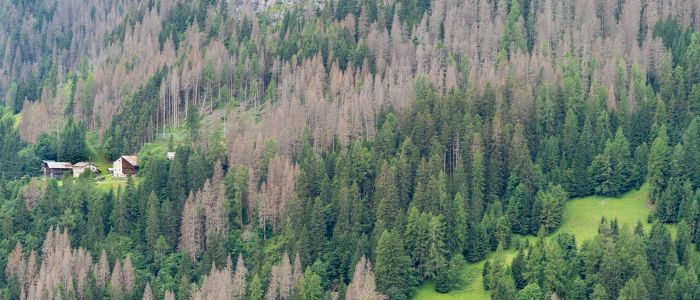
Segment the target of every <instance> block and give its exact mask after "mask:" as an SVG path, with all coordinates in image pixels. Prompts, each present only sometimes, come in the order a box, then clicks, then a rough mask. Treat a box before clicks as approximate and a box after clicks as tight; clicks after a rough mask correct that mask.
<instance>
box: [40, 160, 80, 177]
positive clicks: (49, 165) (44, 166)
mask: <svg viewBox="0 0 700 300" xmlns="http://www.w3.org/2000/svg"><path fill="white" fill-rule="evenodd" d="M41 171H42V172H43V173H44V176H46V177H51V178H56V179H61V178H62V177H63V174H64V173H66V172H72V171H73V165H72V164H71V163H69V162H57V161H53V160H44V161H42V162H41Z"/></svg>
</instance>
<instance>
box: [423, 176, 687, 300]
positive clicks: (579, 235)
mask: <svg viewBox="0 0 700 300" xmlns="http://www.w3.org/2000/svg"><path fill="white" fill-rule="evenodd" d="M648 194H649V185H648V184H644V185H643V186H642V187H641V188H640V189H639V190H633V191H629V192H627V193H625V194H624V195H622V197H620V198H610V197H601V196H590V197H585V198H576V199H571V200H569V201H567V202H566V204H564V211H563V214H562V224H561V226H560V227H559V229H557V230H556V231H555V232H554V233H553V234H551V235H549V236H548V237H547V238H548V239H549V238H552V237H554V236H556V235H557V234H559V233H563V232H568V233H572V234H574V235H575V236H576V242H577V243H578V244H579V245H580V244H581V243H582V242H583V241H586V240H590V239H592V238H594V237H595V236H596V234H598V224H600V220H601V218H603V217H605V218H606V219H608V220H611V219H613V218H617V220H618V223H619V224H620V226H629V227H630V229H632V228H634V226H636V224H637V222H638V221H641V222H642V224H643V225H644V229H645V230H649V229H650V228H651V224H649V223H647V218H648V216H649V213H650V212H651V208H650V207H649V206H648V205H647V195H648ZM669 227H670V229H671V233H672V234H673V235H674V236H675V226H673V225H670V226H669ZM513 239H514V240H515V239H527V240H530V241H531V242H532V241H534V240H535V239H536V237H534V236H517V235H516V236H513ZM503 254H504V255H505V256H506V260H507V261H511V260H512V259H513V257H514V256H515V250H513V249H508V250H505V251H504V252H503ZM493 255H494V254H493V253H492V254H490V255H489V258H490V257H492V256H493ZM487 259H488V258H487ZM483 266H484V261H483V260H482V261H480V262H477V263H473V264H469V265H467V267H465V270H464V279H465V280H464V282H465V287H464V289H461V290H457V291H452V292H450V293H447V294H441V293H438V292H436V291H435V282H433V281H429V282H426V283H423V284H422V285H420V286H419V287H418V289H417V290H416V293H415V294H414V299H417V300H424V299H425V300H427V299H470V300H471V299H476V300H481V299H491V296H490V294H489V293H488V292H487V291H485V290H484V288H483V278H482V276H481V272H482V269H483Z"/></svg>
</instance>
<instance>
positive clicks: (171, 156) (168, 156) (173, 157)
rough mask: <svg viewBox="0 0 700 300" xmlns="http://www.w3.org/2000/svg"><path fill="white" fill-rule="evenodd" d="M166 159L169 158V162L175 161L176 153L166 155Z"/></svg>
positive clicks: (171, 152)
mask: <svg viewBox="0 0 700 300" xmlns="http://www.w3.org/2000/svg"><path fill="white" fill-rule="evenodd" d="M166 157H167V158H168V160H173V159H175V152H174V151H170V152H168V153H166Z"/></svg>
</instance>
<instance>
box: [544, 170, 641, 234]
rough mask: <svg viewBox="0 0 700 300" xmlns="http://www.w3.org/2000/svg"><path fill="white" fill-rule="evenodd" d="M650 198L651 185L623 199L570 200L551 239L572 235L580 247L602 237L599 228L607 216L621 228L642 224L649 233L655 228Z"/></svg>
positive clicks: (627, 194) (593, 198) (625, 195)
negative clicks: (567, 234) (650, 217)
mask: <svg viewBox="0 0 700 300" xmlns="http://www.w3.org/2000/svg"><path fill="white" fill-rule="evenodd" d="M648 195H649V185H648V184H644V185H642V187H641V188H640V189H639V190H633V191H629V192H627V193H625V194H624V195H622V197H620V198H610V197H601V196H590V197H585V198H577V199H572V200H569V201H567V202H566V204H565V205H564V211H563V216H562V222H561V227H559V229H557V230H556V231H555V232H554V234H552V235H550V236H555V235H556V234H558V233H562V232H568V233H572V234H574V235H575V236H576V241H577V243H578V244H579V245H580V244H581V243H582V242H583V241H586V240H590V239H593V238H594V237H595V236H596V235H597V234H598V225H599V224H600V220H601V218H603V217H605V219H607V220H608V221H610V220H612V219H613V218H617V221H618V224H619V225H620V227H622V226H625V225H627V226H629V227H630V229H634V227H635V226H636V225H637V222H640V221H641V222H642V224H643V225H644V229H647V230H648V229H649V228H651V224H649V223H647V218H648V216H649V213H651V209H650V207H649V206H648V204H647V203H648V202H647V196H648Z"/></svg>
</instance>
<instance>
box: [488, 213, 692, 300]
mask: <svg viewBox="0 0 700 300" xmlns="http://www.w3.org/2000/svg"><path fill="white" fill-rule="evenodd" d="M690 234H691V228H690V227H689V226H688V224H687V223H685V222H681V223H679V224H678V226H677V233H676V237H675V239H674V238H672V237H671V233H670V231H669V229H668V228H667V227H666V226H665V225H664V224H662V223H659V222H655V223H654V224H653V225H652V226H651V230H649V231H648V233H645V230H644V228H643V225H642V224H641V223H638V224H637V226H636V227H635V228H634V229H631V228H629V227H627V226H624V227H620V226H619V225H618V223H617V221H616V220H614V219H613V220H611V221H608V220H605V219H602V220H601V223H600V225H599V228H598V235H597V236H596V237H595V238H594V239H593V240H590V241H584V242H583V243H579V244H577V241H576V238H575V237H574V236H573V235H571V234H569V233H562V234H558V235H556V236H554V237H552V238H547V239H545V237H544V232H540V234H539V236H538V238H537V239H536V240H535V241H534V242H529V241H528V240H525V243H524V244H521V245H518V246H517V248H518V252H517V254H516V256H515V258H514V259H513V261H512V263H511V264H508V263H506V261H505V258H504V257H503V255H500V256H498V257H495V258H493V259H490V260H488V261H487V262H486V263H485V265H484V270H483V274H484V288H485V289H487V290H489V291H490V292H491V296H492V298H493V299H544V298H555V297H556V298H557V299H596V300H598V299H621V300H622V299H624V300H628V299H629V300H632V299H636V300H642V299H695V298H696V297H697V295H698V293H699V292H700V282H699V281H698V277H697V271H698V269H697V268H698V267H697V252H696V251H695V247H693V246H692V245H691V244H690V243H691V237H690Z"/></svg>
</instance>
